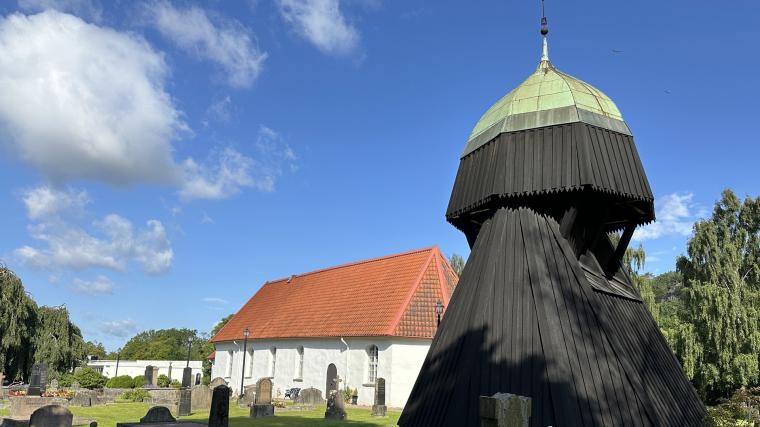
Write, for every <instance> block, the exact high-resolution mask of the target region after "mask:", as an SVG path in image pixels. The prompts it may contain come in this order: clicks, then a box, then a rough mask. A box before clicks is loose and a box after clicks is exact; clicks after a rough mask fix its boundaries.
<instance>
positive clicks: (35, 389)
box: [26, 363, 47, 396]
mask: <svg viewBox="0 0 760 427" xmlns="http://www.w3.org/2000/svg"><path fill="white" fill-rule="evenodd" d="M45 384H47V363H35V364H34V365H32V375H31V377H30V379H29V389H28V390H27V392H26V395H27V396H42V393H44V392H45Z"/></svg>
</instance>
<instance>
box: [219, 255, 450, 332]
mask: <svg viewBox="0 0 760 427" xmlns="http://www.w3.org/2000/svg"><path fill="white" fill-rule="evenodd" d="M458 279H459V278H458V277H457V276H456V273H454V271H453V270H452V269H451V266H450V265H449V263H448V261H447V260H446V258H445V257H444V256H443V254H441V252H440V251H439V250H438V248H437V247H435V246H434V247H430V248H425V249H420V250H416V251H410V252H404V253H400V254H395V255H389V256H386V257H381V258H374V259H370V260H365V261H359V262H355V263H351V264H345V265H340V266H337V267H331V268H326V269H323V270H317V271H313V272H311V273H306V274H301V275H296V276H291V277H290V278H287V279H280V280H277V281H274V282H267V283H265V284H264V285H263V286H262V287H261V289H259V291H258V292H256V294H255V295H254V296H253V297H252V298H251V299H250V300H248V302H247V303H246V304H245V305H244V306H243V308H241V309H240V311H238V312H237V314H235V316H233V317H232V319H230V321H229V322H228V323H227V324H226V325H225V326H224V327H223V328H222V329H221V330H220V331H219V332H218V333H217V334H216V336H214V338H213V339H212V341H213V342H220V341H232V340H238V339H243V330H244V329H245V328H249V330H250V336H249V339H257V338H258V339H264V338H307V337H351V336H402V337H415V338H432V337H433V334H434V333H435V322H436V318H435V303H436V302H437V301H439V300H440V301H441V302H443V304H444V305H446V306H448V302H449V298H450V297H451V292H453V290H454V286H456V281H457V280H458Z"/></svg>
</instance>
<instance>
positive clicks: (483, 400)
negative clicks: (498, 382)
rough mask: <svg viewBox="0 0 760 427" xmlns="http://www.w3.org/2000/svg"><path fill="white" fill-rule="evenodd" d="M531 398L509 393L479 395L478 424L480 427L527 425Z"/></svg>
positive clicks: (528, 423) (521, 426)
mask: <svg viewBox="0 0 760 427" xmlns="http://www.w3.org/2000/svg"><path fill="white" fill-rule="evenodd" d="M530 415H531V399H530V397H525V396H518V395H516V394H510V393H496V394H494V395H493V396H480V425H481V426H482V427H500V426H514V427H528V426H529V425H530Z"/></svg>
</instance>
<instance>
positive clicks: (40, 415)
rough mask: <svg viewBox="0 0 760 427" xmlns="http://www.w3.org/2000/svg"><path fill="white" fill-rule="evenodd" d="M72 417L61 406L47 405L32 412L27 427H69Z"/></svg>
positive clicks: (72, 420)
mask: <svg viewBox="0 0 760 427" xmlns="http://www.w3.org/2000/svg"><path fill="white" fill-rule="evenodd" d="M73 422H74V416H73V415H72V414H71V412H70V411H69V410H68V409H66V408H64V407H63V406H61V405H47V406H43V407H42V408H39V409H37V410H36V411H34V412H32V416H31V417H29V427H71V424H72V423H73Z"/></svg>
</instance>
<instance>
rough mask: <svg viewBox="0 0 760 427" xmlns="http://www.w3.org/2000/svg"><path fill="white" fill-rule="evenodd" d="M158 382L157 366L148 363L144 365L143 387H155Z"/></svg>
mask: <svg viewBox="0 0 760 427" xmlns="http://www.w3.org/2000/svg"><path fill="white" fill-rule="evenodd" d="M157 383H158V367H157V366H152V365H148V366H146V367H145V385H144V386H143V387H145V388H157V385H156V384H157Z"/></svg>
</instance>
